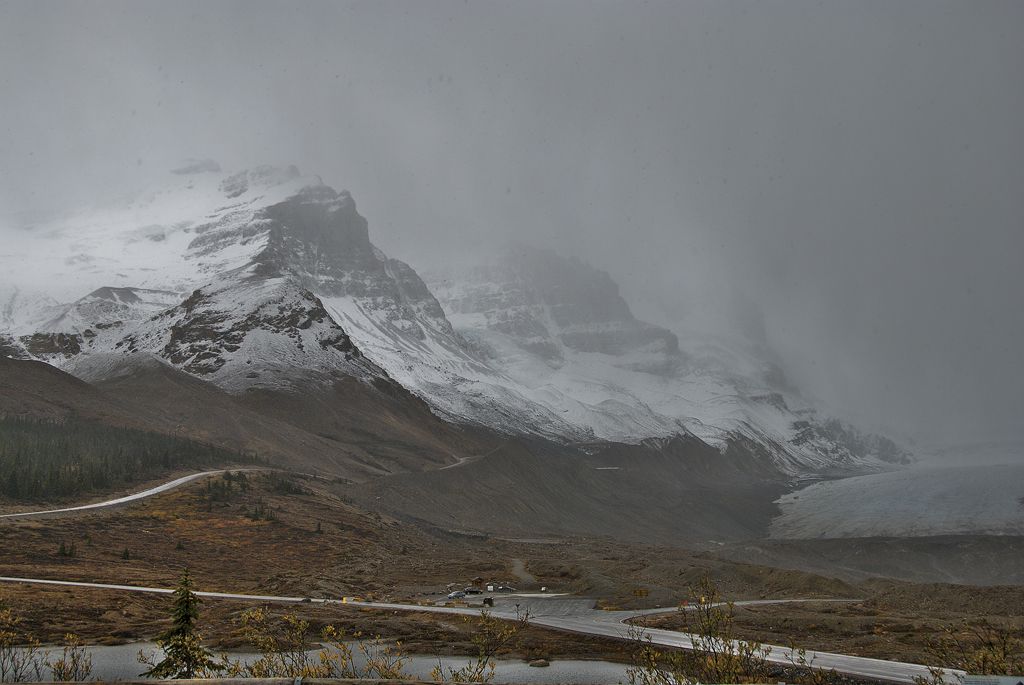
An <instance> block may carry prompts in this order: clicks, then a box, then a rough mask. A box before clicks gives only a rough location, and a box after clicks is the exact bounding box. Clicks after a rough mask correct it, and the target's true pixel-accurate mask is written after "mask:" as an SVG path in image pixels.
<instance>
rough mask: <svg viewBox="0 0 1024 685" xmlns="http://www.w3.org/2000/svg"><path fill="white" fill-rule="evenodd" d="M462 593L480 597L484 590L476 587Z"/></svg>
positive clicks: (466, 589)
mask: <svg viewBox="0 0 1024 685" xmlns="http://www.w3.org/2000/svg"><path fill="white" fill-rule="evenodd" d="M462 591H463V592H465V593H466V594H467V595H479V594H480V593H481V592H483V590H481V589H480V588H475V587H467V588H464V589H463V590H462Z"/></svg>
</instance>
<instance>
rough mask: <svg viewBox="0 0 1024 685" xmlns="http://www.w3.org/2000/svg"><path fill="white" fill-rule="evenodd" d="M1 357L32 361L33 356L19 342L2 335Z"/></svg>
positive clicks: (0, 342) (0, 335) (0, 334)
mask: <svg viewBox="0 0 1024 685" xmlns="http://www.w3.org/2000/svg"><path fill="white" fill-rule="evenodd" d="M0 357H9V358H11V359H31V358H32V355H31V354H29V353H28V350H26V349H25V346H24V345H22V344H21V343H20V342H18V340H16V339H15V338H13V337H12V336H10V335H7V334H4V333H0Z"/></svg>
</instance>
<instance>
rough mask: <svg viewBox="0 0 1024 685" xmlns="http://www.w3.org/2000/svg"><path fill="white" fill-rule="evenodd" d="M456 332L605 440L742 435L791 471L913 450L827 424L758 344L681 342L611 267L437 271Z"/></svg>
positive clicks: (501, 260)
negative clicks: (640, 314) (654, 320)
mask: <svg viewBox="0 0 1024 685" xmlns="http://www.w3.org/2000/svg"><path fill="white" fill-rule="evenodd" d="M428 282H429V284H430V286H431V290H432V291H433V292H434V293H435V294H436V295H437V296H438V298H439V300H440V301H441V303H442V305H443V307H444V308H445V310H446V312H447V313H448V315H449V317H450V319H451V321H452V323H453V325H454V326H455V329H456V331H457V332H458V333H459V334H460V335H461V336H462V337H463V338H464V339H466V340H468V341H470V342H471V344H472V347H473V348H474V349H475V350H477V351H478V352H479V354H480V355H481V356H483V357H484V358H485V359H486V360H487V362H488V364H489V365H490V366H492V367H493V368H495V369H497V370H499V371H500V372H501V373H502V375H503V376H506V377H508V378H509V379H511V380H513V381H514V382H515V384H516V385H517V386H518V388H519V389H520V392H521V394H523V395H525V396H528V397H531V398H532V399H535V400H536V401H538V402H539V403H541V404H543V405H545V406H547V407H549V408H550V409H551V410H552V411H553V412H555V413H556V414H560V415H561V416H563V417H564V418H565V419H566V420H567V421H569V422H570V423H573V424H575V425H577V426H581V427H583V428H585V429H586V430H588V431H590V432H592V433H593V434H594V435H595V436H597V437H598V438H603V439H607V440H620V441H630V442H635V441H639V440H641V439H643V438H649V437H667V436H671V435H673V434H676V433H680V432H688V433H692V434H694V435H696V436H698V437H700V438H701V439H703V440H704V441H706V442H709V443H711V444H717V445H719V446H722V447H724V446H725V444H726V443H727V442H728V441H729V440H731V439H734V438H736V437H738V436H741V437H743V438H745V439H747V440H750V441H753V442H754V443H756V444H758V445H762V446H764V447H765V448H766V450H767V452H768V453H770V455H771V458H773V459H774V460H775V462H776V464H777V465H778V466H779V467H780V468H782V469H784V470H786V471H791V472H800V471H802V470H806V469H807V468H808V467H812V468H814V469H829V468H846V469H849V468H854V469H855V468H860V467H865V466H870V465H875V464H878V463H879V462H880V461H900V460H901V459H903V458H904V457H905V455H904V454H903V453H902V452H901V450H900V449H899V448H898V447H897V446H896V445H895V444H894V443H892V442H891V441H887V440H885V439H884V438H878V437H877V436H863V435H861V434H860V433H858V432H856V431H855V430H854V429H852V428H850V427H848V426H845V425H844V424H842V423H840V422H838V421H834V420H833V421H821V420H819V419H818V418H817V416H816V414H815V412H814V410H813V409H812V408H811V407H809V406H808V405H807V403H806V402H805V401H804V400H803V399H802V398H801V397H800V396H799V394H798V393H796V392H795V391H794V390H793V389H791V388H789V387H788V386H787V385H786V383H785V380H784V378H783V376H782V373H781V371H780V370H779V368H778V366H777V364H775V363H773V361H772V360H771V359H770V357H769V355H767V354H765V353H763V351H762V350H759V349H757V348H756V346H754V345H751V344H737V343H735V342H732V341H724V340H720V339H712V338H707V337H703V338H700V337H698V338H684V339H683V340H682V342H680V340H679V338H677V336H676V335H674V334H672V333H671V332H669V331H667V330H665V329H663V328H659V327H657V326H653V325H651V324H647V323H644V322H642V321H639V320H637V319H636V318H635V317H634V316H633V314H632V312H631V311H630V309H629V306H628V304H627V303H626V302H625V300H623V298H622V297H621V295H620V294H619V291H618V287H617V285H616V284H615V283H614V281H612V280H611V278H610V277H609V276H608V275H607V274H605V273H604V272H601V271H598V270H596V269H593V268H592V267H589V266H587V265H585V264H582V263H581V262H579V261H578V260H574V259H565V258H562V257H559V256H558V255H556V254H554V253H552V252H548V251H543V250H537V249H533V248H528V247H524V246H518V245H517V246H511V247H509V248H507V249H505V250H503V251H501V252H499V253H497V254H495V255H492V256H491V259H490V261H489V262H487V263H485V264H480V265H475V266H463V267H461V268H457V269H450V270H448V271H445V272H436V273H433V274H430V275H428Z"/></svg>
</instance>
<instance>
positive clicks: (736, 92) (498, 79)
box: [0, 0, 1024, 440]
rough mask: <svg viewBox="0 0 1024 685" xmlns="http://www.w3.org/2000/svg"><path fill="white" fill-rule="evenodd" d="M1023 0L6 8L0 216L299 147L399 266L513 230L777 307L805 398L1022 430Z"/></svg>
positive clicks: (279, 158)
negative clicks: (210, 161)
mask: <svg viewBox="0 0 1024 685" xmlns="http://www.w3.org/2000/svg"><path fill="white" fill-rule="evenodd" d="M1022 35H1024V3H1022V2H1018V1H1015V0H1010V1H1007V2H984V1H975V0H972V1H970V2H967V1H966V0H965V1H964V2H960V3H944V2H937V1H935V0H926V1H923V2H911V1H901V2H891V1H890V0H878V1H874V2H847V1H845V0H844V1H842V2H839V1H836V2H815V3H805V2H747V3H734V2H726V1H724V0H714V1H713V2H669V3H658V2H645V3H637V2H617V3H607V2H595V1H592V0H588V1H586V2H568V1H558V2H547V1H546V2H507V3H501V4H498V3H489V2H487V3H484V2H469V3H467V2H462V1H459V2H435V1H422V2H408V3H388V2H367V3H344V2H329V3H317V2H303V3H285V2H278V3H272V2H256V1H254V0H245V1H241V2H207V1H205V0H204V1H203V2H194V3H188V2H137V1H133V2H123V3H115V2H102V1H99V0H96V1H93V2H87V3H86V2H75V3H73V2H66V3H57V2H44V1H37V0H32V1H26V2H11V1H3V2H0V93H2V95H3V96H2V100H0V239H4V234H5V233H6V234H7V235H10V230H11V227H12V226H16V225H19V224H20V223H23V222H25V221H26V220H28V218H30V217H31V216H33V212H37V211H51V210H53V209H55V208H59V207H64V206H69V205H74V204H76V203H82V202H86V201H92V200H95V199H96V198H103V197H107V196H110V195H112V194H116V193H118V192H120V191H121V190H122V189H127V188H129V187H131V186H132V185H133V184H136V183H138V182H139V181H140V180H141V179H145V178H149V177H155V176H156V175H158V174H162V173H164V172H165V171H166V170H167V169H169V168H171V167H173V166H176V165H178V163H180V162H181V160H183V159H185V158H188V157H212V158H214V159H217V160H219V162H220V163H221V165H222V166H223V167H224V168H225V169H233V168H238V167H242V166H248V165H251V164H254V163H262V162H283V163H295V164H297V165H299V166H300V167H301V168H302V169H303V171H306V172H310V173H318V174H320V175H322V177H323V178H324V180H325V181H326V182H328V183H330V184H331V185H334V186H336V187H338V188H347V189H349V190H351V191H352V193H353V195H354V197H355V198H356V202H357V204H358V205H359V207H360V210H361V212H362V213H363V214H364V215H365V216H367V218H368V219H369V221H370V230H371V238H372V239H373V240H375V241H376V242H377V243H378V244H379V245H380V246H381V247H383V248H384V249H385V250H386V251H388V252H390V253H392V254H394V255H395V256H398V257H401V258H404V259H406V260H407V261H410V262H411V263H412V264H413V265H414V266H417V265H419V266H425V265H428V264H429V263H430V262H434V261H438V260H443V259H449V260H458V259H459V254H460V250H461V249H464V248H465V247H466V246H472V247H474V248H476V249H481V248H484V247H486V246H487V245H489V244H491V243H493V242H495V241H497V240H501V239H504V238H507V237H514V238H517V239H520V240H524V241H527V242H531V243H536V244H540V245H547V246H551V247H554V248H556V249H558V250H559V251H561V252H562V253H564V254H575V255H579V256H581V257H583V258H584V259H586V260H587V261H590V262H591V263H593V264H595V265H597V266H600V267H601V268H604V269H606V270H608V271H609V272H611V273H612V275H613V276H614V277H615V278H616V279H617V280H618V281H619V282H620V283H621V284H622V286H623V289H624V293H625V294H626V296H627V297H628V299H629V300H630V302H631V304H632V305H633V306H634V309H635V311H636V312H637V313H638V314H639V315H641V316H643V317H645V318H648V319H651V320H655V321H657V322H659V323H663V324H666V325H669V326H670V327H672V328H681V327H693V328H702V327H709V326H710V327H713V328H723V329H724V328H727V327H729V326H730V325H731V324H730V321H731V320H732V319H733V318H734V317H733V313H734V312H737V311H749V310H751V309H758V310H760V311H761V312H763V314H764V317H765V321H766V327H767V331H768V336H769V342H770V343H771V345H772V346H773V347H774V348H775V349H776V350H778V351H779V353H781V354H782V355H783V357H784V358H785V360H786V363H787V368H788V370H789V373H790V375H791V376H792V377H793V378H794V379H795V380H796V381H797V382H798V383H799V384H800V385H801V386H802V387H804V388H805V389H806V390H807V391H808V392H809V393H810V394H812V395H814V396H817V397H819V398H821V399H823V400H825V401H827V402H828V403H830V404H831V405H832V406H834V407H837V408H838V409H840V410H841V411H843V412H846V413H847V415H849V416H852V417H854V418H858V419H860V420H862V421H865V422H867V423H869V424H872V425H879V426H889V427H892V428H893V429H895V430H896V431H898V432H900V433H908V434H912V435H918V436H925V437H928V436H934V437H935V438H937V439H943V440H950V439H952V440H958V439H963V440H969V439H976V438H978V437H980V436H983V435H986V434H990V435H993V436H995V437H999V438H1020V439H1024V399H1022V397H1024V363H1022V361H1021V351H1022V348H1024V338H1022V336H1024V306H1022V294H1024V275H1022V272H1024V268H1022V266H1024V40H1022V38H1021V36H1022Z"/></svg>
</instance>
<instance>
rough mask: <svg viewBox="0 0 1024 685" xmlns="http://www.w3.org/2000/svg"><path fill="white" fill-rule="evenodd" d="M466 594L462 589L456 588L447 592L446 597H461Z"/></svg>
mask: <svg viewBox="0 0 1024 685" xmlns="http://www.w3.org/2000/svg"><path fill="white" fill-rule="evenodd" d="M465 596H466V593H465V592H463V591H462V590H456V591H455V592H449V593H448V599H462V598H463V597H465Z"/></svg>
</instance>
